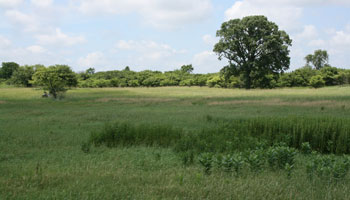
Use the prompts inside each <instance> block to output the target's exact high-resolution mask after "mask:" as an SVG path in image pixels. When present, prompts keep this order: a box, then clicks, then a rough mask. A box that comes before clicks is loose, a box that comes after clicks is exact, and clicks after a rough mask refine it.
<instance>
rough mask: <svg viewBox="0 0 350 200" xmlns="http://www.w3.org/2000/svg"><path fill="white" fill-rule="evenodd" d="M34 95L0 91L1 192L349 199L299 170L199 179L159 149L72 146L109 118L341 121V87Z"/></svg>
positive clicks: (344, 112) (197, 124)
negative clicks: (87, 149) (327, 118)
mask: <svg viewBox="0 0 350 200" xmlns="http://www.w3.org/2000/svg"><path fill="white" fill-rule="evenodd" d="M41 94H42V91H41V90H35V89H22V88H7V89H6V88H0V199H3V198H5V199H6V198H29V199H38V198H48V197H57V198H77V197H83V198H91V199H96V198H113V199H117V198H122V199H125V198H131V199H134V198H139V199H144V198H147V199H150V198H151V199H153V198H169V199H173V198H181V199H182V198H193V199H198V198H211V199H214V198H215V199H217V198H244V199H263V198H266V199H271V198H280V199H287V198H291V199H295V198H298V199H337V198H339V199H349V194H348V193H347V192H346V191H348V190H349V189H350V184H340V185H327V184H321V183H310V181H307V180H306V178H305V177H300V176H298V173H299V172H298V170H297V171H296V173H295V175H294V176H293V178H292V179H291V180H288V179H286V178H285V177H284V176H285V175H284V174H279V172H269V171H267V172H264V173H263V174H259V175H256V176H255V175H251V174H248V173H247V174H246V176H247V177H243V178H235V177H230V176H228V175H225V174H221V173H220V172H214V173H213V174H212V175H211V176H209V177H207V176H204V175H203V174H202V171H201V169H200V167H199V166H197V165H194V166H192V167H188V168H184V167H182V165H181V162H180V161H179V158H177V157H176V155H175V154H174V153H173V152H172V151H171V150H168V149H155V148H144V147H133V148H129V149H120V148H118V149H106V148H97V149H94V150H93V152H92V153H90V154H84V153H83V152H82V151H81V150H80V145H81V143H82V142H83V141H85V140H86V138H87V137H88V135H89V133H90V132H91V131H94V130H99V129H100V128H101V127H102V126H103V125H104V124H105V123H108V122H114V121H129V122H130V121H132V122H134V123H163V124H171V125H173V126H176V127H183V128H185V129H198V128H206V127H208V126H212V124H210V123H209V124H208V123H207V122H206V120H205V119H206V116H208V115H210V116H212V117H221V118H227V119H230V118H247V117H253V116H286V115H294V116H299V115H300V116H314V115H317V116H336V117H344V118H345V117H346V118H349V117H350V115H349V113H350V101H349V100H350V88H349V87H332V88H323V89H318V90H315V89H299V88H297V89H276V90H251V91H245V90H229V89H209V88H197V87H192V88H180V87H173V88H172V87H170V88H124V89H114V88H113V89H109V88H107V89H77V90H71V91H69V92H68V93H67V96H66V98H65V99H64V100H61V101H53V100H51V99H42V98H41V97H40V96H41ZM159 155H160V156H159ZM298 161H299V162H300V163H302V162H304V161H305V158H299V160H298ZM300 170H303V169H300ZM300 174H301V172H300Z"/></svg>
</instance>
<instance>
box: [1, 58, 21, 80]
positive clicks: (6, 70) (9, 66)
mask: <svg viewBox="0 0 350 200" xmlns="http://www.w3.org/2000/svg"><path fill="white" fill-rule="evenodd" d="M1 66H2V67H1V68H0V78H3V79H10V78H11V76H12V74H13V72H15V71H16V70H17V69H18V68H19V65H18V64H17V63H15V62H3V63H2V65H1Z"/></svg>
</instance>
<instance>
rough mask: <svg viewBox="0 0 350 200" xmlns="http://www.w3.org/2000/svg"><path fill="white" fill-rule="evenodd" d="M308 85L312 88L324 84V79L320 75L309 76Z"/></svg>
mask: <svg viewBox="0 0 350 200" xmlns="http://www.w3.org/2000/svg"><path fill="white" fill-rule="evenodd" d="M310 85H311V86H312V87H314V88H320V87H324V86H325V81H324V80H323V77H322V76H321V75H316V76H313V77H311V79H310Z"/></svg>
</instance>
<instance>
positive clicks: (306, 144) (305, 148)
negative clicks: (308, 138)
mask: <svg viewBox="0 0 350 200" xmlns="http://www.w3.org/2000/svg"><path fill="white" fill-rule="evenodd" d="M300 151H301V152H302V153H303V154H311V152H312V148H311V145H310V143H309V142H303V143H302V144H301V146H300Z"/></svg>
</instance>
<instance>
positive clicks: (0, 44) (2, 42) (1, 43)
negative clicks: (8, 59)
mask: <svg viewBox="0 0 350 200" xmlns="http://www.w3.org/2000/svg"><path fill="white" fill-rule="evenodd" d="M10 45H11V41H10V40H9V39H7V38H6V37H4V36H2V35H0V49H2V48H7V47H9V46H10Z"/></svg>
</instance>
